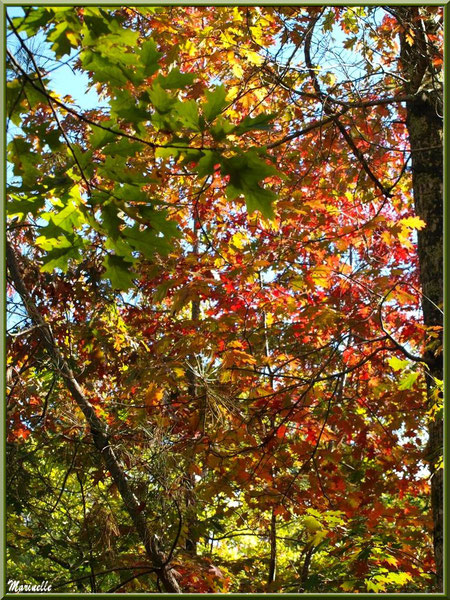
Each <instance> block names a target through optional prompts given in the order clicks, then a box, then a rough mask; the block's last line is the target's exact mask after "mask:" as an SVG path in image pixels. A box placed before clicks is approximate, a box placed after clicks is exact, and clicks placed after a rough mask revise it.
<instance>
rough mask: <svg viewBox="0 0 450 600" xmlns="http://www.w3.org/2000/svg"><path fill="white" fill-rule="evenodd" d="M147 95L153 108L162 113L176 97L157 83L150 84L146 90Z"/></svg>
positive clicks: (172, 103) (170, 106)
mask: <svg viewBox="0 0 450 600" xmlns="http://www.w3.org/2000/svg"><path fill="white" fill-rule="evenodd" d="M148 96H149V98H150V102H151V103H152V104H153V106H154V107H155V109H156V110H157V111H158V112H160V113H163V114H164V113H167V112H169V111H170V109H171V108H172V106H173V105H174V104H175V102H176V99H175V98H173V97H172V96H170V94H168V93H167V92H166V91H165V90H163V88H162V87H161V86H160V85H159V83H154V84H153V85H152V87H151V88H150V89H149V90H148Z"/></svg>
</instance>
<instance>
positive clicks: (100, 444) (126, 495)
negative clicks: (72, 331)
mask: <svg viewBox="0 0 450 600" xmlns="http://www.w3.org/2000/svg"><path fill="white" fill-rule="evenodd" d="M6 260H7V265H8V269H9V272H10V275H11V279H12V281H13V283H14V287H15V289H16V291H17V292H18V294H19V295H20V297H21V298H22V301H23V303H24V305H25V308H26V310H27V313H28V315H29V317H30V319H31V320H32V321H33V323H34V324H35V325H36V326H37V327H38V328H39V335H40V337H41V340H42V343H43V345H44V347H45V349H46V350H47V352H48V354H49V355H50V357H51V360H52V362H53V364H54V367H55V369H56V370H57V371H58V373H59V374H60V375H61V376H62V378H63V379H64V381H65V384H66V387H67V389H68V390H69V391H70V393H71V394H72V397H73V399H74V400H75V402H76V403H77V405H78V406H79V408H80V409H81V410H82V412H83V414H84V416H85V418H86V421H87V422H88V424H89V428H90V431H91V434H92V438H93V441H94V444H95V447H96V448H97V450H98V452H99V455H100V456H101V457H102V459H103V461H104V463H105V466H106V468H107V469H108V471H109V472H110V473H111V476H112V478H113V480H114V483H115V484H116V486H117V489H118V491H119V493H120V496H121V498H122V501H123V503H124V505H125V508H126V510H127V512H128V514H129V516H130V518H131V520H132V522H133V524H134V526H135V529H136V531H137V533H138V535H139V537H140V539H141V541H142V543H143V544H144V547H145V550H146V553H147V555H148V557H149V558H150V560H151V561H152V564H153V566H154V570H155V572H156V574H157V575H158V577H159V579H160V580H161V582H162V584H163V586H164V588H165V590H166V591H167V592H175V593H181V589H180V586H179V585H178V582H177V580H176V578H175V576H174V574H173V571H172V570H171V569H170V566H169V565H167V564H166V563H165V557H164V554H163V552H161V550H160V549H159V547H158V543H157V540H156V538H155V536H153V535H152V534H151V533H150V531H149V529H148V526H147V523H146V520H145V517H144V516H143V514H142V513H141V512H140V510H139V503H138V501H137V499H136V497H135V495H134V494H133V492H132V490H131V488H130V486H129V485H128V481H127V479H126V475H125V473H124V471H123V469H122V467H121V466H120V464H119V462H118V460H117V458H116V456H115V454H114V450H113V449H112V447H111V445H110V441H109V435H108V432H107V426H106V425H105V423H103V422H102V421H101V419H99V417H98V416H97V414H96V412H95V409H94V407H93V406H92V404H91V403H90V402H89V400H88V398H87V397H86V396H85V394H84V392H83V390H82V389H81V387H80V385H79V383H78V381H77V380H76V378H75V376H74V374H73V372H72V370H71V369H70V367H69V366H68V364H67V361H66V360H65V358H64V356H63V355H62V353H61V352H60V350H59V348H58V346H57V344H56V342H55V340H54V338H53V334H52V331H51V329H50V327H49V325H48V324H47V323H46V322H45V321H44V319H43V317H42V315H41V314H40V312H39V310H38V308H37V307H36V304H35V303H34V301H33V299H32V297H31V295H30V293H29V292H28V290H27V288H26V286H25V283H24V281H23V278H22V275H21V272H20V268H19V265H18V263H17V259H16V256H15V253H14V251H13V249H12V247H11V245H10V244H9V243H8V242H7V244H6Z"/></svg>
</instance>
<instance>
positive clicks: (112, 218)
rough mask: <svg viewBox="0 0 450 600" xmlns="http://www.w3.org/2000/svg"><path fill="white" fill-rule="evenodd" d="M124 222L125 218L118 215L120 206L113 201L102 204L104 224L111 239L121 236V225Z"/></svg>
mask: <svg viewBox="0 0 450 600" xmlns="http://www.w3.org/2000/svg"><path fill="white" fill-rule="evenodd" d="M123 224H124V222H123V220H122V219H121V218H120V217H119V216H118V208H117V207H116V206H114V205H113V204H111V203H105V204H104V205H103V206H102V225H103V228H104V229H105V231H106V233H107V234H108V236H109V237H110V238H111V239H113V240H116V239H117V238H118V237H119V235H120V231H119V227H120V226H121V225H123Z"/></svg>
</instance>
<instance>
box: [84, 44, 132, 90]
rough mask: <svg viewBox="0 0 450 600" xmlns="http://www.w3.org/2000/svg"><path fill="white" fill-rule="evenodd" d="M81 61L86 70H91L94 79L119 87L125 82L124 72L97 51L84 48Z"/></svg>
mask: <svg viewBox="0 0 450 600" xmlns="http://www.w3.org/2000/svg"><path fill="white" fill-rule="evenodd" d="M81 63H82V65H83V67H84V68H85V69H86V70H87V71H91V72H92V78H93V79H94V81H97V82H99V83H108V84H112V85H115V86H119V87H120V86H124V85H125V84H126V83H127V79H128V77H127V75H126V74H125V73H126V72H124V70H123V69H121V68H120V67H119V66H117V65H116V64H114V62H112V61H110V60H109V59H108V58H106V57H105V56H102V55H101V54H100V53H99V52H94V51H92V50H86V51H85V52H83V53H82V55H81Z"/></svg>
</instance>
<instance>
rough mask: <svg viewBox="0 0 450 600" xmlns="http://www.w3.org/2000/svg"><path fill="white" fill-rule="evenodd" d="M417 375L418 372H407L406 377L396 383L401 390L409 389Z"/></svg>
mask: <svg viewBox="0 0 450 600" xmlns="http://www.w3.org/2000/svg"><path fill="white" fill-rule="evenodd" d="M418 377H419V373H409V375H407V376H406V377H403V379H401V380H400V383H399V385H398V389H399V390H401V391H404V390H410V389H411V388H412V387H413V385H414V384H415V382H416V379H417V378H418Z"/></svg>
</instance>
